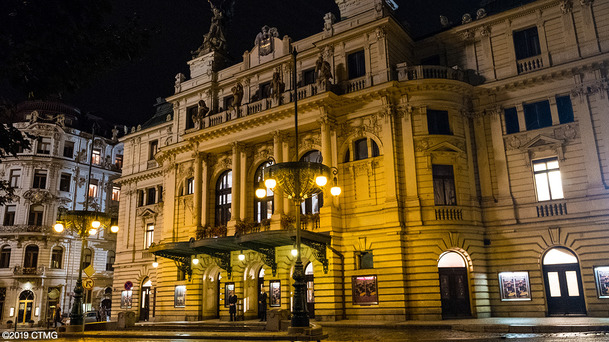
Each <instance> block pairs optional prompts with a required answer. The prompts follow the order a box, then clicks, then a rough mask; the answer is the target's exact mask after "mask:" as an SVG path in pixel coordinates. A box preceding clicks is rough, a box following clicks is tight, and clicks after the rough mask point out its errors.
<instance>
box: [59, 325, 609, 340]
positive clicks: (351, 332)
mask: <svg viewBox="0 0 609 342" xmlns="http://www.w3.org/2000/svg"><path fill="white" fill-rule="evenodd" d="M324 332H326V333H327V334H329V338H328V339H327V340H324V341H325V342H345V341H382V342H397V341H417V342H427V341H442V342H448V341H460V342H461V341H479V342H486V341H489V342H490V341H506V340H507V341H510V342H512V341H526V342H542V341H543V342H553V341H565V340H567V339H568V340H572V341H578V342H579V341H582V342H583V341H589V342H600V341H607V340H609V333H606V332H605V333H603V332H590V333H585V332H584V333H553V334H511V333H510V334H502V333H482V332H463V331H455V330H443V329H435V330H430V329H413V330H405V329H364V328H356V329H354V328H330V327H328V328H324ZM159 333H162V334H163V335H164V336H167V335H171V333H170V334H168V333H167V332H159ZM174 334H175V335H181V334H184V335H188V333H183V332H182V333H181V332H174ZM108 340H111V341H113V342H114V341H116V342H135V341H138V342H160V341H172V342H193V341H206V342H214V341H221V340H210V339H204V340H203V339H197V338H180V336H176V337H175V338H158V339H155V338H137V337H134V338H112V339H108ZM53 341H65V342H93V341H98V342H99V341H106V339H104V338H103V337H97V338H60V339H57V340H53ZM231 341H232V342H239V340H231Z"/></svg>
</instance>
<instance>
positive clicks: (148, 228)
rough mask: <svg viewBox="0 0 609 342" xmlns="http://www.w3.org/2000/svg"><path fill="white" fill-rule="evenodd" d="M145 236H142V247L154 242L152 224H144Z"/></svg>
mask: <svg viewBox="0 0 609 342" xmlns="http://www.w3.org/2000/svg"><path fill="white" fill-rule="evenodd" d="M145 234H146V236H145V237H144V248H146V249H148V248H149V247H150V246H151V245H152V242H154V225H153V224H152V223H149V224H148V225H146V233H145Z"/></svg>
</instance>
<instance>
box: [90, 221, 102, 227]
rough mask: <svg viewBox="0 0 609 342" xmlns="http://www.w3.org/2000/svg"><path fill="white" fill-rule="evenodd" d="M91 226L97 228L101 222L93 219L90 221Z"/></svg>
mask: <svg viewBox="0 0 609 342" xmlns="http://www.w3.org/2000/svg"><path fill="white" fill-rule="evenodd" d="M91 227H93V228H95V229H97V228H99V227H101V222H99V221H98V220H95V221H93V222H91Z"/></svg>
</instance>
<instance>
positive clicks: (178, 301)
mask: <svg viewBox="0 0 609 342" xmlns="http://www.w3.org/2000/svg"><path fill="white" fill-rule="evenodd" d="M173 306H174V307H176V308H184V307H186V286H185V285H178V286H176V289H175V294H174V297H173Z"/></svg>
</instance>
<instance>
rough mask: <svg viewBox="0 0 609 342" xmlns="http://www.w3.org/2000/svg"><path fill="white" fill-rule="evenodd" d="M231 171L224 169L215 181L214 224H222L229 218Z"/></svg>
mask: <svg viewBox="0 0 609 342" xmlns="http://www.w3.org/2000/svg"><path fill="white" fill-rule="evenodd" d="M232 188H233V172H232V171H231V170H228V171H224V172H223V173H222V174H221V175H220V177H218V182H217V183H216V226H224V225H226V223H227V222H228V220H230V213H231V203H232V198H231V192H232Z"/></svg>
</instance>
